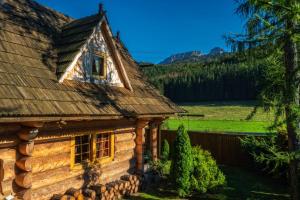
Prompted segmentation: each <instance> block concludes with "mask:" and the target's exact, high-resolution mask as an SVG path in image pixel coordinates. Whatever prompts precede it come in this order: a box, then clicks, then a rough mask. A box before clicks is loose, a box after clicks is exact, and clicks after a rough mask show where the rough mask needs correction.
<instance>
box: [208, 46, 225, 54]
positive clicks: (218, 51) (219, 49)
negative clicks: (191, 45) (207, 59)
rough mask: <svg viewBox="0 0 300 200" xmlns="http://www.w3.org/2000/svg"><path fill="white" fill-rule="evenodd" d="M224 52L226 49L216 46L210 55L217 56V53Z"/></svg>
mask: <svg viewBox="0 0 300 200" xmlns="http://www.w3.org/2000/svg"><path fill="white" fill-rule="evenodd" d="M223 53H225V51H224V49H222V48H220V47H215V48H213V49H212V50H210V52H209V54H208V55H210V56H215V55H221V54H223Z"/></svg>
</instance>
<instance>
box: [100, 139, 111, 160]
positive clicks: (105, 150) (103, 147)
mask: <svg viewBox="0 0 300 200" xmlns="http://www.w3.org/2000/svg"><path fill="white" fill-rule="evenodd" d="M110 144H111V141H110V136H109V134H108V133H105V134H99V135H97V136H96V158H100V159H101V158H107V157H110V155H111V154H110V151H111V145H110Z"/></svg>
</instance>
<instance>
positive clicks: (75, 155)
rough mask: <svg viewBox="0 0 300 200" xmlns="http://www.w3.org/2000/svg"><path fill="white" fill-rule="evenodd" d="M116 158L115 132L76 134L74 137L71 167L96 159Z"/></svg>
mask: <svg viewBox="0 0 300 200" xmlns="http://www.w3.org/2000/svg"><path fill="white" fill-rule="evenodd" d="M113 158H114V134H113V133H100V134H90V135H84V136H76V137H74V138H73V139H72V148H71V160H72V161H71V168H73V167H74V166H79V167H81V164H84V163H87V162H90V161H96V160H98V161H99V162H100V163H104V162H109V161H112V160H113Z"/></svg>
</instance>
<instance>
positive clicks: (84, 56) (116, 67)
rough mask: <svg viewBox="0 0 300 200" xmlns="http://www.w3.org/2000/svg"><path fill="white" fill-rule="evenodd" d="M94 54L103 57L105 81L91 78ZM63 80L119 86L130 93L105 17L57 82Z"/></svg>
mask: <svg viewBox="0 0 300 200" xmlns="http://www.w3.org/2000/svg"><path fill="white" fill-rule="evenodd" d="M95 52H100V53H103V54H104V55H105V63H106V64H105V65H106V71H105V73H106V75H107V76H106V78H105V79H99V80H97V79H94V78H92V77H91V74H90V73H91V67H92V66H91V59H92V56H93V54H94V53H95ZM65 79H66V80H78V81H84V82H93V83H98V84H102V83H103V84H108V85H113V86H120V87H125V88H127V89H129V90H130V91H132V86H131V84H130V81H129V79H128V76H127V73H126V71H125V68H124V65H123V63H122V59H121V56H120V53H119V52H118V50H117V48H116V44H115V41H114V39H113V36H112V32H111V29H110V27H109V25H108V22H107V19H106V17H103V19H102V20H101V21H100V22H99V23H98V24H97V26H95V28H94V29H93V31H92V34H91V36H90V37H89V38H88V39H87V41H86V42H85V43H84V45H83V46H82V47H81V48H80V51H79V52H78V53H77V55H75V57H74V58H73V61H72V62H71V63H70V64H69V65H68V67H67V68H66V71H65V72H64V73H63V74H62V76H61V77H60V79H59V82H63V81H64V80H65Z"/></svg>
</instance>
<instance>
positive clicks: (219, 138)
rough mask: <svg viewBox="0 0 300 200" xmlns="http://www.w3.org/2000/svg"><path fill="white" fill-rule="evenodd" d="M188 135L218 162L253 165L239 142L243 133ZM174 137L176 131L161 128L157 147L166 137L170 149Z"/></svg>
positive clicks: (195, 133) (160, 145)
mask: <svg viewBox="0 0 300 200" xmlns="http://www.w3.org/2000/svg"><path fill="white" fill-rule="evenodd" d="M189 136H190V139H191V143H192V145H193V146H196V145H199V146H201V147H202V148H203V149H205V150H208V151H210V152H211V154H212V156H213V157H214V158H215V159H216V161H217V163H218V164H224V165H229V166H237V167H244V168H245V167H246V168H252V167H253V166H254V165H253V164H254V162H253V160H252V158H251V156H250V155H249V154H248V153H247V152H246V151H245V150H244V149H243V148H242V146H241V144H240V137H245V134H227V133H204V132H193V131H190V132H189ZM175 137H176V131H169V130H161V131H160V137H159V141H158V142H159V147H160V148H161V147H162V141H163V140H164V139H166V140H167V141H168V142H169V144H170V148H171V151H172V144H173V142H174V140H175ZM259 137H261V136H259ZM159 152H161V151H159Z"/></svg>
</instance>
